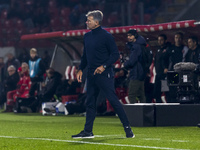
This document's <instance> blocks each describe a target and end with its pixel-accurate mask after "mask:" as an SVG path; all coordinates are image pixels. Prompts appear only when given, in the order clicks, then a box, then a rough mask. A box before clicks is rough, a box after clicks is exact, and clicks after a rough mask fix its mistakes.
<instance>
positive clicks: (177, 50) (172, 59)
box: [164, 45, 188, 71]
mask: <svg viewBox="0 0 200 150" xmlns="http://www.w3.org/2000/svg"><path fill="white" fill-rule="evenodd" d="M187 51H188V48H186V47H185V46H184V45H181V46H179V47H177V46H175V45H171V46H170V47H168V48H167V50H166V55H165V59H164V62H165V68H167V69H168V70H169V71H173V70H174V65H175V64H176V63H179V62H184V61H185V54H186V53H187Z"/></svg>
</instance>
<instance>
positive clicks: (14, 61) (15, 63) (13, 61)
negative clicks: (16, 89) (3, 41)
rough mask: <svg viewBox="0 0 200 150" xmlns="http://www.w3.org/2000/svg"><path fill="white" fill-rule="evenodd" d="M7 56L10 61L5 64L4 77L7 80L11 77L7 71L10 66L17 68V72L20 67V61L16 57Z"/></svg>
mask: <svg viewBox="0 0 200 150" xmlns="http://www.w3.org/2000/svg"><path fill="white" fill-rule="evenodd" d="M6 56H7V58H8V60H7V62H6V63H5V66H4V73H5V74H4V76H5V78H6V77H8V76H9V75H8V72H7V69H8V67H9V66H11V65H13V66H14V67H15V68H16V70H17V69H18V68H19V67H20V62H19V60H18V59H17V58H15V56H14V55H13V54H12V53H8V54H7V55H6Z"/></svg>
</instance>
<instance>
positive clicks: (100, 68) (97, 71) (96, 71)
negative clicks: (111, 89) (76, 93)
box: [94, 65, 105, 75]
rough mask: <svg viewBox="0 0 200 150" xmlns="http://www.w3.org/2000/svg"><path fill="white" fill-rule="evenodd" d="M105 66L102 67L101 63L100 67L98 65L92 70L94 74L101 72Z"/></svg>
mask: <svg viewBox="0 0 200 150" xmlns="http://www.w3.org/2000/svg"><path fill="white" fill-rule="evenodd" d="M104 70H105V68H104V67H103V65H101V66H100V67H98V68H97V69H96V70H95V71H94V75H95V74H97V73H98V74H101V73H102V72H104Z"/></svg>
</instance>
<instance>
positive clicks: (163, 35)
mask: <svg viewBox="0 0 200 150" xmlns="http://www.w3.org/2000/svg"><path fill="white" fill-rule="evenodd" d="M158 37H163V38H164V40H165V41H166V40H167V36H166V34H159V35H158Z"/></svg>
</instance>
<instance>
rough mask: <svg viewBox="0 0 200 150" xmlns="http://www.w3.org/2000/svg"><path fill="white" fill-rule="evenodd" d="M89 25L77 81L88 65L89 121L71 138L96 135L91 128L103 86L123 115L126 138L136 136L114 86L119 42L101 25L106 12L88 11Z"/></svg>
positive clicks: (116, 108)
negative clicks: (114, 70) (114, 68)
mask: <svg viewBox="0 0 200 150" xmlns="http://www.w3.org/2000/svg"><path fill="white" fill-rule="evenodd" d="M86 16H87V21H86V24H87V28H88V29H90V30H91V31H90V32H88V33H86V34H85V35H84V50H83V55H82V57H81V64H80V66H79V71H78V73H77V80H78V82H82V75H83V69H85V68H86V66H88V73H87V100H86V123H85V127H84V130H83V131H81V132H80V133H79V134H77V135H72V138H94V135H93V132H92V129H93V122H94V120H95V116H96V99H97V96H98V93H99V91H100V90H102V92H103V93H104V94H105V96H106V98H107V99H108V100H109V102H110V104H111V105H112V106H113V108H114V110H115V112H116V113H117V114H118V117H119V118H120V120H121V122H122V124H123V126H124V130H125V132H126V137H127V138H133V137H134V134H133V132H132V130H131V127H130V124H129V121H128V118H127V116H126V113H125V111H124V109H123V107H122V105H121V103H120V102H119V100H118V98H117V96H116V93H115V88H114V74H113V68H112V64H114V63H115V62H116V61H117V60H118V58H119V52H118V49H117V46H116V43H115V41H114V39H113V37H112V35H111V34H110V33H108V32H107V31H106V30H104V29H102V27H101V21H102V20H103V13H102V12H101V11H99V10H95V11H90V12H88V14H87V15H86Z"/></svg>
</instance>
